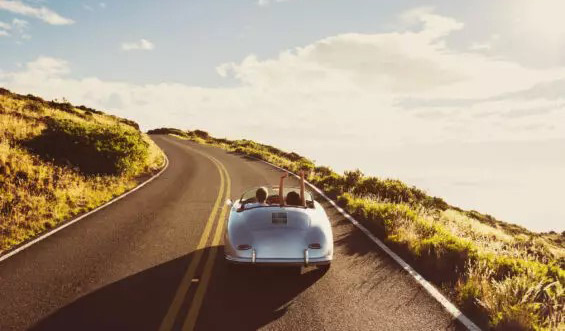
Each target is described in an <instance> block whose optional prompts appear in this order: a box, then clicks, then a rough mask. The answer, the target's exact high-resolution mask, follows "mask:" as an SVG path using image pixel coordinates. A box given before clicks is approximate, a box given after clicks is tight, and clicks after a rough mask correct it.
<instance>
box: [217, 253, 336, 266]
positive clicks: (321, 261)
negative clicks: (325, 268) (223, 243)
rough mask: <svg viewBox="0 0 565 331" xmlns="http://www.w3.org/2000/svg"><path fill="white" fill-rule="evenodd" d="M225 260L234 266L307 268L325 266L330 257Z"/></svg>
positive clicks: (240, 258) (227, 258)
mask: <svg viewBox="0 0 565 331" xmlns="http://www.w3.org/2000/svg"><path fill="white" fill-rule="evenodd" d="M225 258H226V260H227V261H228V262H230V263H235V264H256V265H271V266H309V265H327V264H330V263H331V262H332V258H331V257H327V256H325V257H318V258H309V259H307V260H305V259H303V258H302V259H297V258H291V259H283V258H276V259H274V258H256V259H255V261H253V259H251V258H244V257H234V256H230V255H225Z"/></svg>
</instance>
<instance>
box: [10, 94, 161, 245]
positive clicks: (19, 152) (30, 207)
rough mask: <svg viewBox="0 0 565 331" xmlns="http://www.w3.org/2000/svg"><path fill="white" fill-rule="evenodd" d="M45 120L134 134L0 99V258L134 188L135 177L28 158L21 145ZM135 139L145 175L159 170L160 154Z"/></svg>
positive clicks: (88, 117)
mask: <svg viewBox="0 0 565 331" xmlns="http://www.w3.org/2000/svg"><path fill="white" fill-rule="evenodd" d="M46 116H49V117H51V118H55V119H59V120H61V119H68V120H71V121H73V122H74V123H82V124H87V123H93V122H95V123H99V124H103V125H108V126H120V127H123V128H124V129H125V130H135V129H133V128H131V127H130V126H128V125H126V124H123V123H121V122H120V121H119V119H118V118H115V117H112V116H107V115H101V114H87V112H85V111H83V110H79V109H76V108H75V109H73V111H72V112H65V111H62V110H59V109H56V108H52V107H49V106H48V105H46V103H43V102H38V101H37V100H33V99H30V98H29V97H22V96H18V95H16V94H11V93H5V92H4V93H2V94H0V254H1V253H2V252H5V251H6V250H9V249H10V248H12V247H14V246H16V245H18V244H20V243H22V242H24V241H26V240H28V239H30V238H33V237H35V236H37V235H38V234H40V233H42V232H44V231H45V230H48V229H50V228H53V227H55V226H57V225H58V224H60V223H61V222H64V221H66V220H68V219H70V218H72V217H73V216H76V215H78V214H80V213H83V212H86V211H88V210H91V209H93V208H95V207H97V206H99V205H101V204H103V203H105V202H107V201H109V200H110V199H112V198H114V197H116V196H118V195H120V194H122V193H124V192H125V191H127V190H129V189H131V188H133V187H134V186H135V185H136V183H137V180H136V177H134V176H131V175H125V174H124V175H119V174H116V175H84V174H82V173H81V172H79V171H78V170H77V169H75V168H73V167H69V166H65V165H55V164H53V163H51V162H50V161H48V160H45V159H43V158H41V157H40V156H38V155H35V154H34V153H32V152H30V151H29V150H28V149H26V148H25V147H24V144H23V142H25V141H27V140H29V139H32V138H34V137H38V136H40V135H41V134H42V132H43V130H44V129H45V128H46V124H45V118H46ZM136 132H137V131H136ZM139 134H140V135H143V141H145V143H146V145H147V150H148V151H147V152H148V153H147V158H146V160H145V161H144V165H143V169H144V173H148V172H151V171H155V170H157V169H159V168H160V167H161V166H162V165H163V161H164V158H163V154H162V152H161V150H160V149H159V148H158V147H157V145H155V143H154V142H153V141H152V140H151V139H150V138H149V137H148V136H147V135H145V134H142V133H139Z"/></svg>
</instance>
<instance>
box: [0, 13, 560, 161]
mask: <svg viewBox="0 0 565 331" xmlns="http://www.w3.org/2000/svg"><path fill="white" fill-rule="evenodd" d="M401 19H402V20H404V21H405V22H408V23H410V25H409V26H407V28H406V30H405V31H398V32H390V33H375V34H342V35H337V36H332V37H328V38H325V39H321V40H318V41H316V42H314V43H312V44H310V45H306V46H304V47H299V48H295V49H290V50H285V51H283V52H281V53H280V54H279V55H278V56H277V57H275V58H270V59H259V58H258V57H256V56H254V55H249V56H247V57H246V58H245V59H243V60H242V61H239V62H231V63H225V64H221V65H219V66H218V67H217V72H218V74H220V75H221V76H223V77H233V78H235V79H236V80H237V81H239V82H240V86H237V87H231V88H202V87H198V86H188V85H183V84H173V83H161V84H153V85H138V84H131V83H127V82H111V81H103V80H100V79H98V78H95V77H90V78H83V79H75V78H71V77H70V76H69V75H68V74H69V73H70V70H69V68H68V64H67V63H65V62H64V61H61V60H58V59H51V58H46V57H42V58H40V59H38V60H37V61H34V62H32V63H29V64H28V65H27V66H26V67H25V70H21V71H16V72H12V73H6V74H4V75H3V76H2V77H1V78H0V84H2V85H5V86H7V87H9V88H14V89H16V90H18V91H22V92H25V93H28V92H32V93H38V94H40V95H43V96H45V97H59V98H60V97H63V96H65V97H67V98H68V99H69V100H72V101H74V102H77V103H82V104H89V105H92V106H94V107H100V108H102V109H110V110H112V111H115V112H117V113H118V114H119V115H122V116H126V117H131V118H134V119H136V120H138V121H139V122H140V124H142V126H143V127H145V128H149V127H156V126H176V127H202V128H208V129H210V130H212V132H217V133H219V134H229V135H231V136H250V137H251V138H256V139H260V140H264V141H267V142H271V143H276V144H279V145H281V146H283V147H284V146H303V148H305V149H308V148H311V149H309V150H307V151H305V152H306V154H310V155H313V156H316V153H317V152H316V149H315V148H314V147H308V144H307V143H304V137H310V138H312V141H320V140H322V141H326V142H328V143H331V144H335V145H340V144H342V142H343V141H346V140H347V141H351V139H355V140H356V141H360V142H364V143H370V144H371V148H374V149H378V148H389V147H390V146H396V145H399V144H405V143H410V142H414V141H418V142H420V143H423V142H441V141H494V140H524V139H526V140H528V139H533V140H540V139H551V138H565V112H564V106H563V105H564V104H565V96H560V95H556V94H555V90H556V89H558V88H557V87H556V88H550V87H547V88H545V87H544V88H537V89H535V93H534V92H528V91H529V90H531V89H532V88H534V87H535V86H542V87H543V86H557V85H555V84H553V85H551V84H552V82H559V81H562V80H563V79H565V68H552V69H551V70H549V69H548V70H537V69H530V68H526V67H523V66H521V65H519V64H517V63H514V62H510V61H507V60H501V59H497V58H492V57H489V56H486V55H484V54H482V53H477V52H466V51H457V50H455V49H452V48H450V47H449V45H448V44H447V42H446V38H447V37H448V36H451V34H453V33H456V32H457V31H458V30H460V29H462V28H463V24H462V23H460V22H458V21H456V20H454V19H452V18H449V17H443V16H440V15H437V14H435V13H434V12H433V11H431V10H429V9H418V10H413V11H410V12H408V13H406V14H404V15H402V17H401ZM122 48H123V49H124V50H134V49H152V48H153V44H152V43H151V42H149V41H147V40H144V39H142V40H140V41H139V42H135V43H125V44H123V45H122ZM544 83H545V85H544ZM544 91H545V92H544ZM550 92H551V93H552V94H551V96H552V98H549V96H548V95H547V93H550ZM512 93H514V94H517V95H522V96H527V97H526V100H524V98H518V97H516V95H513V94H512ZM528 93H529V94H528ZM156 109H158V110H159V111H156ZM538 110H539V111H538ZM233 114H244V116H233ZM280 114H287V115H288V118H292V119H293V120H288V121H273V119H274V118H278V117H279V116H280ZM489 114H491V115H489ZM524 114H528V116H523V115H524ZM183 123H185V124H183ZM265 123H270V124H269V126H265ZM227 128H229V131H226V130H227ZM320 128H328V130H321V129H320ZM329 128H331V129H329ZM314 138H316V139H314ZM318 138H319V139H318Z"/></svg>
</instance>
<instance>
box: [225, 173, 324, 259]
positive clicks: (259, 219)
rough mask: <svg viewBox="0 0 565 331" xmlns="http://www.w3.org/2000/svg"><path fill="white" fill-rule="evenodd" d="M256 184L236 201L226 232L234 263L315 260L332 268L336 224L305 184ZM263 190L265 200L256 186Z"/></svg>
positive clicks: (228, 256) (228, 253)
mask: <svg viewBox="0 0 565 331" xmlns="http://www.w3.org/2000/svg"><path fill="white" fill-rule="evenodd" d="M285 177H286V176H283V177H281V180H280V185H279V186H266V187H261V188H253V189H250V190H247V191H246V192H244V193H243V194H242V195H241V197H240V198H239V199H238V200H236V201H234V202H232V201H229V200H228V202H227V203H228V204H229V205H230V206H231V210H230V215H229V218H228V224H227V231H226V233H225V241H224V242H225V250H224V252H225V258H226V260H227V261H228V262H229V263H232V264H261V265H278V266H298V267H300V266H309V265H316V266H318V267H319V268H320V269H322V270H327V269H328V268H329V266H330V263H331V261H332V257H333V235H332V228H331V224H330V222H329V220H328V217H327V215H326V213H325V211H324V208H323V207H322V206H321V205H320V204H319V203H318V202H317V201H315V200H314V199H313V198H312V195H311V194H310V192H308V191H306V190H305V189H304V177H303V176H302V181H301V185H300V187H288V188H287V187H284V185H283V184H284V178H285ZM258 190H259V191H263V192H266V193H267V194H264V193H263V194H262V197H260V198H262V199H263V200H264V201H258V198H257V192H258Z"/></svg>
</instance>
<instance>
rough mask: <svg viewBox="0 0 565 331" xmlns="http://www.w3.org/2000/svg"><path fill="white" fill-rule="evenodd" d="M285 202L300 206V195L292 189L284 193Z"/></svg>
mask: <svg viewBox="0 0 565 331" xmlns="http://www.w3.org/2000/svg"><path fill="white" fill-rule="evenodd" d="M286 204H287V205H289V206H300V204H301V203H300V195H299V194H298V193H296V192H294V191H290V192H288V193H287V194H286Z"/></svg>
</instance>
